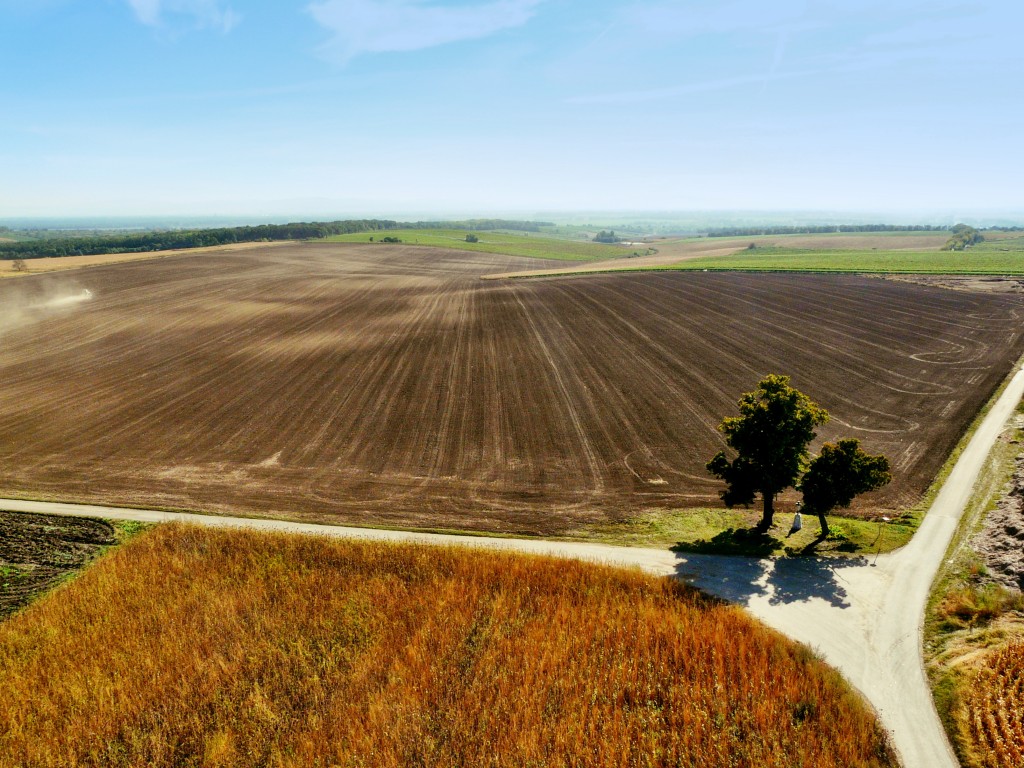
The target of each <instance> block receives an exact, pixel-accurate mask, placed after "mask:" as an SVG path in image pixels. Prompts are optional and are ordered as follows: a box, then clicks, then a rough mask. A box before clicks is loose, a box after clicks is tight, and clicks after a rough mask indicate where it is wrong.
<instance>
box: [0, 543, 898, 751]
mask: <svg viewBox="0 0 1024 768" xmlns="http://www.w3.org/2000/svg"><path fill="white" fill-rule="evenodd" d="M0 690H2V691H3V696H0V766H3V767H4V768H7V767H8V766H9V767H11V768H13V767H14V766H34V767H37V768H44V767H49V766H54V767H55V766H82V767H84V766H125V767H127V766H141V765H146V766H151V767H152V768H158V767H161V766H185V765H195V766H200V765H201V766H253V765H259V766H281V767H283V766H313V765H319V766H325V767H326V766H374V768H388V767H389V766H395V767H396V768H397V767H399V766H401V767H404V766H416V765H418V766H467V767H468V766H510V767H511V766H515V767H516V768H518V767H519V766H547V765H552V766H554V765H575V766H616V767H620V766H621V767H622V768H626V766H652V767H653V766H679V765H687V766H698V765H701V766H704V765H707V766H724V765H730V766H736V767H738V768H739V767H746V766H750V767H751V768H754V767H755V766H756V768H765V767H766V766H780V767H782V766H787V767H788V766H814V768H828V767H829V766H835V767H836V768H840V767H841V768H854V767H856V766H888V765H894V764H895V763H894V762H893V761H892V759H891V757H890V756H889V754H888V752H887V748H886V745H885V741H884V737H883V736H882V734H881V731H880V729H879V727H878V725H877V723H876V721H875V719H874V716H873V714H872V713H871V712H870V710H869V709H868V708H867V707H866V705H865V704H864V703H863V702H862V701H861V700H860V699H859V697H858V696H857V695H856V694H854V693H852V692H851V691H850V689H849V688H848V686H847V685H846V684H845V683H844V682H843V681H842V680H841V678H840V677H839V675H838V673H836V672H834V671H832V670H830V669H829V668H827V667H826V666H825V665H824V664H822V663H820V662H819V661H817V660H816V659H815V658H814V657H813V656H812V654H810V653H809V652H808V651H806V650H805V649H803V648H801V647H798V646H796V645H794V644H793V643H791V642H789V641H788V640H786V639H784V638H783V637H781V636H780V635H778V634H776V633H774V632H772V631H770V630H768V629H766V628H765V627H763V626H762V625H760V624H758V623H757V622H755V621H753V620H752V619H750V618H749V617H748V616H747V615H746V614H745V613H744V612H743V611H742V610H741V609H739V608H737V607H732V606H726V605H723V604H720V603H717V602H713V601H711V600H710V599H707V598H704V597H701V596H700V595H699V594H698V593H697V592H695V591H693V590H691V589H689V588H686V587H684V586H682V585H681V584H679V583H676V582H673V581H670V580H659V579H655V578H653V577H649V576H644V575H641V574H640V573H638V572H628V571H620V570H613V569H608V568H603V567H599V566H595V565H588V564H583V563H579V562H569V561H560V560H559V561H556V560H548V559H541V558H529V557H524V556H517V555H506V554H501V553H493V552H488V553H485V552H473V551H467V550H461V549H460V550H451V549H448V550H445V549H437V548H431V547H423V546H413V545H385V544H370V543H356V542H344V541H327V540H322V539H314V538H310V537H299V536H283V535H268V534H257V533H252V532H241V531H212V530H207V529H198V528H190V527H184V526H178V525H166V526H160V527H159V528H157V529H156V530H154V531H150V532H149V533H146V534H142V535H140V536H138V537H137V538H135V539H134V540H133V541H132V542H130V543H129V544H127V545H125V546H123V547H121V548H119V549H118V550H116V551H114V552H113V553H110V554H108V555H107V556H106V557H105V558H103V559H102V560H101V561H100V562H99V563H98V564H96V565H94V566H93V567H91V568H90V569H88V570H87V571H86V572H84V573H83V574H82V575H80V576H79V577H78V578H76V579H75V580H74V581H73V582H71V583H69V584H67V585H65V586H63V587H61V588H59V589H57V590H56V591H55V592H53V593H51V594H50V595H48V596H47V597H45V598H43V599H41V600H40V601H38V602H36V603H34V604H33V605H31V606H29V608H28V609H26V610H24V611H22V612H20V613H18V614H16V615H15V616H14V617H12V618H11V619H9V620H8V621H6V622H5V623H3V624H0Z"/></svg>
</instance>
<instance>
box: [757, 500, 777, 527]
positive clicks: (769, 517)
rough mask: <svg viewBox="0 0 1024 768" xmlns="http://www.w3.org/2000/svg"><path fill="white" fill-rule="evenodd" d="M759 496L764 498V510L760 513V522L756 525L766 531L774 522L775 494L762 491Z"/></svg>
mask: <svg viewBox="0 0 1024 768" xmlns="http://www.w3.org/2000/svg"><path fill="white" fill-rule="evenodd" d="M761 497H762V498H763V499H764V511H763V512H762V513H761V522H760V523H758V526H757V527H758V528H759V529H760V530H762V531H767V530H768V529H769V528H771V527H772V523H773V522H775V519H774V518H775V494H774V493H762V494H761Z"/></svg>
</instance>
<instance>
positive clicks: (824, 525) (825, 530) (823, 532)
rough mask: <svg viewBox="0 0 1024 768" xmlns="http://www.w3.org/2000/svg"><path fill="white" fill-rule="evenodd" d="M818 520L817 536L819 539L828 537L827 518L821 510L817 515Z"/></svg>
mask: <svg viewBox="0 0 1024 768" xmlns="http://www.w3.org/2000/svg"><path fill="white" fill-rule="evenodd" d="M818 522H820V523H821V533H820V534H819V538H821V539H826V538H828V534H829V530H828V520H826V519H825V513H824V512H821V513H820V514H819V515H818Z"/></svg>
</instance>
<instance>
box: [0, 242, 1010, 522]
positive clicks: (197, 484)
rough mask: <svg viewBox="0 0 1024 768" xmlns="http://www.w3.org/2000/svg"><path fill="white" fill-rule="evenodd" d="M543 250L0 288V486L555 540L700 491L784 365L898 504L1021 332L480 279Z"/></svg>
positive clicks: (929, 471) (695, 295) (217, 266)
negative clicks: (750, 401)
mask: <svg viewBox="0 0 1024 768" xmlns="http://www.w3.org/2000/svg"><path fill="white" fill-rule="evenodd" d="M536 263H537V262H536V261H532V260H527V259H519V258H513V257H505V256H490V255H487V254H475V253H468V252H453V251H444V250H438V249H429V248H414V247H405V246H368V245H355V246H349V245H314V244H306V245H294V246H285V247H276V248H272V249H265V250H261V249H255V250H250V251H240V252H235V253H208V254H203V255H195V256H189V255H183V256H180V257H178V256H175V257H168V258H165V259H160V260H158V261H150V262H137V263H129V264H121V265H116V266H109V267H96V268H94V269H91V270H89V271H88V272H84V273H76V275H75V277H74V278H73V279H74V280H76V281H77V282H75V283H73V284H72V283H70V282H69V280H71V279H72V278H69V277H67V276H63V277H62V276H60V275H40V276H38V277H33V278H28V279H23V280H17V281H5V282H4V283H3V284H0V307H11V306H20V307H21V310H20V311H19V312H17V313H13V314H11V313H8V319H7V321H6V324H5V321H4V320H3V314H2V313H0V404H2V405H0V494H8V495H10V494H18V495H33V496H40V497H55V498H70V499H76V500H85V501H89V500H91V501H103V502H112V503H121V504H132V505H160V506H166V507H188V508H201V509H206V510H211V511H224V512H227V511H231V512H243V513H245V512H251V513H255V514H280V515H287V516H292V517H303V518H307V519H332V520H337V521H350V522H361V523H380V524H389V525H418V526H452V527H461V528H472V529H481V530H484V529H489V530H503V531H514V532H546V533H557V532H561V531H566V530H569V529H571V528H574V527H576V526H578V525H580V524H581V523H583V522H587V521H594V520H602V519H609V518H618V517H620V516H623V515H627V514H632V513H636V512H638V511H640V510H643V509H645V508H653V507H684V506H701V505H709V504H716V503H717V493H718V490H719V486H718V484H717V483H716V482H715V481H714V480H713V479H712V478H710V477H709V476H708V475H707V474H706V473H705V472H704V469H703V465H704V462H705V461H706V460H707V459H708V458H709V457H710V456H711V455H712V454H713V453H714V452H715V451H716V450H718V448H719V447H720V446H721V445H722V442H721V440H720V436H719V435H718V434H717V432H716V431H715V426H716V425H717V424H718V422H719V421H720V420H721V418H722V416H724V415H728V414H731V413H733V412H734V410H735V401H736V399H737V398H738V396H739V394H740V393H741V392H743V391H745V390H748V389H751V388H752V387H753V385H754V384H755V383H756V381H757V380H758V379H759V378H760V377H761V376H762V375H764V374H766V373H769V372H783V373H788V374H791V375H792V377H793V383H794V385H795V386H797V387H798V388H800V389H802V390H804V391H806V392H807V393H808V394H809V395H811V396H812V397H813V398H814V399H815V400H817V401H818V402H819V403H821V404H822V405H823V406H824V407H825V408H827V409H828V410H829V411H830V412H831V413H832V415H833V421H832V423H831V424H830V425H829V426H828V427H827V428H825V429H824V430H822V435H821V437H822V438H826V439H831V438H835V437H836V436H838V435H840V434H842V435H850V436H853V437H859V438H861V439H862V441H863V443H864V445H865V447H866V448H867V449H868V450H871V451H883V452H885V453H886V454H888V455H889V456H890V458H891V459H892V461H893V465H894V470H895V477H896V479H895V482H894V483H893V484H892V485H891V486H890V487H889V488H888V489H887V490H886V491H885V492H884V495H878V496H876V497H875V498H874V499H871V500H870V503H872V504H875V505H882V506H888V507H895V506H899V505H901V504H905V503H908V502H911V501H913V500H914V499H915V498H916V497H917V496H918V495H919V494H920V493H921V492H922V491H923V489H924V488H925V487H926V485H927V484H928V482H929V481H930V480H931V478H932V477H933V476H934V474H935V472H936V471H937V469H938V468H939V466H940V465H941V464H942V462H943V460H944V459H945V457H946V455H947V454H948V452H949V450H950V449H951V448H952V446H953V444H954V443H955V441H956V440H957V438H958V437H959V435H960V433H961V432H962V431H963V429H964V427H965V426H966V424H967V423H968V422H969V421H970V419H971V418H972V417H973V416H974V414H975V413H976V411H977V409H978V408H979V407H980V405H981V404H982V403H983V402H984V401H985V399H986V398H987V397H988V396H989V395H990V394H991V392H992V391H993V389H994V388H995V387H996V386H997V384H998V383H999V382H1000V380H1001V379H1002V378H1003V376H1004V375H1005V374H1006V373H1007V372H1008V370H1009V369H1010V367H1011V365H1012V363H1013V361H1015V360H1016V359H1017V357H1018V356H1019V355H1020V354H1021V353H1022V351H1024V335H1022V333H1021V323H1020V318H1021V313H1022V311H1024V303H1022V300H1021V299H1020V298H1019V297H1016V296H997V295H982V294H972V293H966V292H955V291H947V290H942V289H938V288H931V287H928V286H922V285H915V284H911V283H899V282H894V281H886V280H876V279H870V278H863V277H855V276H839V275H831V276H829V275H764V274H743V273H719V274H712V273H707V274H705V273H686V274H679V273H657V274H631V275H598V276H590V277H585V278H569V279H558V280H536V281H508V282H503V281H483V280H480V279H479V277H478V276H479V275H481V274H485V273H494V272H502V271H513V270H516V269H523V268H525V267H526V266H529V265H536ZM86 288H87V289H89V290H90V291H91V292H92V298H91V299H89V300H85V301H81V302H77V303H76V302H70V303H67V302H65V303H61V302H59V301H58V302H53V299H54V298H58V299H59V298H61V297H62V296H71V297H75V296H78V295H80V292H81V291H83V290H84V289H86ZM27 293H32V294H34V295H32V296H28V295H27Z"/></svg>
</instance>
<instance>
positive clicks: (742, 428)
mask: <svg viewBox="0 0 1024 768" xmlns="http://www.w3.org/2000/svg"><path fill="white" fill-rule="evenodd" d="M739 409H740V415H739V416H731V417H727V418H726V419H724V420H723V421H722V423H721V425H719V427H718V429H719V430H720V431H721V432H722V434H723V435H725V442H726V444H727V445H728V446H729V447H730V448H732V449H733V450H734V451H735V452H736V454H737V455H736V457H735V458H732V459H730V458H729V457H728V456H727V455H726V453H725V451H719V452H718V453H717V454H716V455H715V457H714V458H713V459H711V461H709V462H708V463H707V469H708V471H709V472H710V473H711V474H713V475H715V476H716V477H719V478H721V479H722V480H724V481H725V483H726V485H727V488H726V490H725V491H723V492H722V500H723V501H724V502H725V504H726V506H728V507H733V506H735V505H737V504H743V505H744V506H746V505H749V504H752V503H753V502H754V499H755V498H756V497H757V494H761V498H762V500H763V502H764V511H763V513H762V515H761V522H760V524H759V525H758V528H760V529H761V530H764V531H767V530H768V529H769V528H771V526H772V518H773V516H774V513H775V496H776V494H778V493H779V492H780V491H783V490H785V489H786V488H790V487H792V486H793V485H795V483H796V481H797V479H798V478H799V477H800V474H801V473H802V472H803V471H804V469H805V467H806V464H807V456H808V453H807V446H808V445H809V444H810V442H811V440H813V439H814V436H815V432H814V428H815V427H817V426H819V425H821V424H824V423H826V422H827V421H828V412H827V411H825V410H824V409H823V408H821V407H820V406H818V405H817V404H816V403H814V402H813V401H812V400H811V399H810V398H809V397H807V395H805V394H804V393H802V392H800V391H799V390H796V389H794V388H793V387H791V386H790V384H789V377H788V376H780V375H777V374H772V375H769V376H766V377H764V378H763V379H761V381H759V382H758V384H757V389H756V390H754V391H753V392H747V393H746V394H744V395H743V397H741V398H740V401H739Z"/></svg>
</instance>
